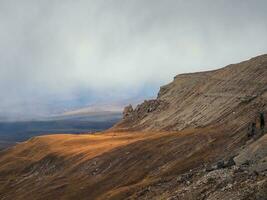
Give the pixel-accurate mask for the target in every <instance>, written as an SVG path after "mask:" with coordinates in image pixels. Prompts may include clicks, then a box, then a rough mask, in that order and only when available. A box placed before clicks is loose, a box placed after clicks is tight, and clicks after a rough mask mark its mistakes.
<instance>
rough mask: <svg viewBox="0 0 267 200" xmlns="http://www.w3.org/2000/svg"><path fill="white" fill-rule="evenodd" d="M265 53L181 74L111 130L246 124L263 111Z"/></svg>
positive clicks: (266, 101)
mask: <svg viewBox="0 0 267 200" xmlns="http://www.w3.org/2000/svg"><path fill="white" fill-rule="evenodd" d="M266 104H267V55H262V56H258V57H255V58H252V59H250V60H248V61H244V62H241V63H238V64H232V65H229V66H226V67H224V68H222V69H219V70H215V71H208V72H199V73H191V74H181V75H178V76H176V77H175V78H174V80H173V82H171V83H170V84H168V85H165V86H163V87H161V88H160V91H159V93H158V97H157V99H154V100H149V101H145V102H144V103H142V104H140V105H138V106H137V107H136V108H135V109H134V110H133V111H132V112H131V113H129V112H128V114H127V116H125V117H124V118H123V120H122V121H120V122H119V123H118V124H116V125H115V127H114V128H113V130H168V131H169V130H181V129H184V128H186V127H203V126H207V125H211V124H225V123H230V124H232V125H236V127H240V126H241V127H242V126H243V125H244V124H247V123H248V122H249V121H251V120H252V119H253V118H254V117H256V116H257V114H258V112H261V111H266Z"/></svg>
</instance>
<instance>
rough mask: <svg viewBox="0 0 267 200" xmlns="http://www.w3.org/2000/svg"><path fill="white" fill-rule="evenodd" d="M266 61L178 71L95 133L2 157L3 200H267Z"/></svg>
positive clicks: (40, 141)
mask: <svg viewBox="0 0 267 200" xmlns="http://www.w3.org/2000/svg"><path fill="white" fill-rule="evenodd" d="M266 114H267V55H262V56H258V57H256V58H253V59H251V60H249V61H245V62H242V63H239V64H235V65H229V66H227V67H225V68H222V69H219V70H215V71H210V72H200V73H193V74H183V75H178V76H177V77H175V79H174V81H173V82H172V83H170V84H168V85H166V86H164V87H162V88H161V89H160V92H159V95H158V98H157V99H154V100H148V101H145V102H144V103H143V104H140V105H138V106H137V107H136V108H135V109H133V108H132V107H131V106H128V107H126V108H125V110H124V112H123V115H124V118H123V119H122V120H121V121H120V122H119V123H117V124H116V125H115V126H114V127H113V128H111V129H110V130H108V131H106V132H102V133H97V134H95V135H89V134H88V135H49V136H41V137H35V138H32V139H30V140H28V141H27V142H23V143H20V144H18V145H16V146H14V147H12V148H9V149H6V150H4V151H1V152H0V199H6V200H13V199H16V200H20V199H21V200H22V199H23V200H25V199H34V200H50V199H51V200H53V199H79V200H80V199H86V200H88V199H89V200H91V199H92V200H94V199H103V200H104V199H105V200H107V199H113V200H120V199H138V200H139V199H141V200H142V199H144V200H145V199H157V200H162V199H164V200H165V199H168V200H204V199H207V200H219V199H220V200H228V199H235V200H255V199H256V200H265V199H266V197H267V165H266V163H267V160H266V159H267V149H266V146H267V137H266V136H267V134H266V132H267V129H266V119H267V115H266Z"/></svg>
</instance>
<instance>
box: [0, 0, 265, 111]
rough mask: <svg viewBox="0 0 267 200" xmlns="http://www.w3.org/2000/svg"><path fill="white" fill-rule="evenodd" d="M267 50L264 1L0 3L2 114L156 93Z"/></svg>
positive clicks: (62, 0) (4, 0) (13, 0)
mask: <svg viewBox="0 0 267 200" xmlns="http://www.w3.org/2000/svg"><path fill="white" fill-rule="evenodd" d="M266 52H267V1H266V0H235V1H232V0H216V1H215V0H202V1H199V0H54V1H52V0H50V1H49V0H39V1H36V0H0V91H1V93H0V99H1V101H0V116H1V114H2V115H4V114H6V113H12V112H25V113H28V114H29V113H36V112H38V113H45V112H47V110H50V109H51V107H53V106H56V105H59V104H60V106H62V107H64V106H66V107H67V108H68V109H69V108H71V107H72V105H74V106H77V105H78V106H83V105H88V104H90V103H92V102H95V101H104V102H105V101H106V103H108V102H109V100H111V99H112V101H121V100H122V99H131V98H137V97H141V98H142V97H147V96H151V95H156V92H157V90H158V87H159V86H160V85H162V84H165V83H168V82H169V81H171V80H172V78H173V77H174V76H175V75H176V74H179V73H184V72H194V71H199V70H209V69H214V68H219V67H222V66H224V65H226V64H230V63H234V62H239V61H242V60H244V59H249V58H250V57H253V56H256V55H259V54H264V53H266Z"/></svg>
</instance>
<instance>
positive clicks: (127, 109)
mask: <svg viewBox="0 0 267 200" xmlns="http://www.w3.org/2000/svg"><path fill="white" fill-rule="evenodd" d="M133 111H134V110H133V106H132V105H131V104H130V105H128V106H126V107H125V108H124V110H123V113H122V114H123V118H127V117H128V116H129V115H131V114H132V113H133Z"/></svg>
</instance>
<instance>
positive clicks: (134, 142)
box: [0, 128, 242, 199]
mask: <svg viewBox="0 0 267 200" xmlns="http://www.w3.org/2000/svg"><path fill="white" fill-rule="evenodd" d="M216 130H219V129H217V128H216ZM224 136H225V134H224V133H222V132H220V131H216V132H215V131H214V130H213V129H199V130H193V129H192V130H186V131H183V132H179V133H178V132H175V133H174V132H173V133H171V132H169V133H166V132H162V133H157V132H153V133H152V132H150V133H148V132H146V133H138V132H136V133H106V134H97V135H50V136H42V137H37V138H33V139H31V140H29V141H27V142H24V143H22V144H19V145H17V146H15V147H13V148H11V149H9V150H6V151H4V152H2V153H1V155H0V180H1V184H0V198H3V199H54V198H55V197H57V199H73V198H75V199H98V198H99V199H109V198H110V199H112V198H114V199H123V198H125V197H126V196H127V195H134V194H135V192H136V191H138V190H140V188H142V187H143V186H144V185H147V184H150V183H152V182H153V181H154V180H157V179H158V178H163V177H167V176H171V175H173V174H179V173H181V172H184V171H186V170H188V169H190V168H192V167H197V166H199V165H201V164H203V163H205V162H209V161H210V160H214V159H218V158H219V157H223V156H224V153H227V152H228V151H232V150H233V149H234V148H233V147H232V146H233V145H232V143H231V142H230V138H228V137H224ZM241 140H242V139H241ZM222 144H224V145H226V144H228V145H229V147H228V148H226V150H225V151H224V153H221V147H222ZM218 155H220V156H219V157H218V158H217V156H218Z"/></svg>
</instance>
